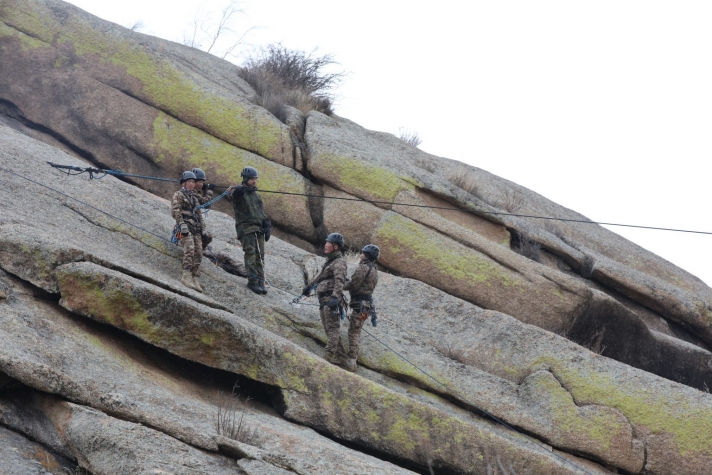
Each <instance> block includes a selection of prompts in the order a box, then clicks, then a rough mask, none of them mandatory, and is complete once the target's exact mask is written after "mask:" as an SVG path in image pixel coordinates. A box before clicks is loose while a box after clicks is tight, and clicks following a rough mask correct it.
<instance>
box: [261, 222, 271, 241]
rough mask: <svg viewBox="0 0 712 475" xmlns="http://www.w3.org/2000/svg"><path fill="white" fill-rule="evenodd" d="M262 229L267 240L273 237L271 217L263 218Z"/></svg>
mask: <svg viewBox="0 0 712 475" xmlns="http://www.w3.org/2000/svg"><path fill="white" fill-rule="evenodd" d="M262 231H263V232H264V233H265V242H267V241H269V238H270V237H272V221H271V220H270V219H269V218H265V219H263V220H262Z"/></svg>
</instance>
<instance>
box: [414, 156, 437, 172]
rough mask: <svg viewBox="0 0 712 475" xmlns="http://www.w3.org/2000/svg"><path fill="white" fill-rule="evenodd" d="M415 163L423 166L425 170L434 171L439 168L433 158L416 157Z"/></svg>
mask: <svg viewBox="0 0 712 475" xmlns="http://www.w3.org/2000/svg"><path fill="white" fill-rule="evenodd" d="M415 165H416V166H417V167H420V168H422V169H423V170H428V171H429V172H430V173H434V172H435V170H436V169H437V165H436V164H435V163H433V162H432V161H431V160H428V159H426V158H421V157H418V158H416V159H415Z"/></svg>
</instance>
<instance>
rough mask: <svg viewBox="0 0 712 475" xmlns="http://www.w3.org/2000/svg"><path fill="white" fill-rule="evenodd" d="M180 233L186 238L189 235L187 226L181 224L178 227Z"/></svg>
mask: <svg viewBox="0 0 712 475" xmlns="http://www.w3.org/2000/svg"><path fill="white" fill-rule="evenodd" d="M180 233H181V234H184V235H186V236H187V235H188V234H190V230H189V229H188V225H187V224H185V223H183V224H181V225H180Z"/></svg>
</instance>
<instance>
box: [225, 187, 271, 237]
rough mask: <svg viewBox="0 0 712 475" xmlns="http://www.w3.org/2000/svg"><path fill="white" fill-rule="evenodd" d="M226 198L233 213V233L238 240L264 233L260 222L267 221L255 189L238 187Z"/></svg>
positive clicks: (260, 198) (260, 199)
mask: <svg viewBox="0 0 712 475" xmlns="http://www.w3.org/2000/svg"><path fill="white" fill-rule="evenodd" d="M227 196H228V199H229V200H230V202H231V203H232V208H233V210H234V211H235V231H237V238H238V239H240V238H241V237H242V236H244V235H245V234H250V233H254V232H259V233H261V232H264V230H263V229H262V221H264V220H265V219H267V215H266V214H265V209H264V206H263V204H262V197H260V195H259V193H257V188H252V187H249V186H244V185H238V186H236V187H235V189H234V190H233V191H232V193H230V194H229V195H227Z"/></svg>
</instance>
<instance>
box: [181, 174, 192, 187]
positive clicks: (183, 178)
mask: <svg viewBox="0 0 712 475" xmlns="http://www.w3.org/2000/svg"><path fill="white" fill-rule="evenodd" d="M188 180H195V173H193V172H191V171H184V172H183V174H182V175H181V176H180V184H181V185H182V184H183V183H185V182H186V181H188Z"/></svg>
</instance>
